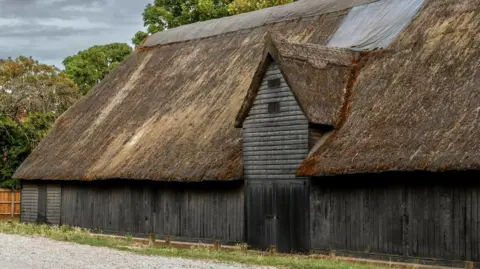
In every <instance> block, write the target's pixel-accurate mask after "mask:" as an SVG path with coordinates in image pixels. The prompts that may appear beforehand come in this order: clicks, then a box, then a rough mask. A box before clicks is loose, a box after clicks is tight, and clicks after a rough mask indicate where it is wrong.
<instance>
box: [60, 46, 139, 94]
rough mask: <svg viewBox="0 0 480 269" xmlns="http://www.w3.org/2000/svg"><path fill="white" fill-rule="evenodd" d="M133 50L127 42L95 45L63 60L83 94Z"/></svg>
mask: <svg viewBox="0 0 480 269" xmlns="http://www.w3.org/2000/svg"><path fill="white" fill-rule="evenodd" d="M131 52H132V48H131V47H130V46H129V45H127V44H125V43H112V44H107V45H103V46H93V47H91V48H89V49H86V50H83V51H80V52H79V53H77V54H76V55H73V56H69V57H67V58H65V60H63V65H65V71H66V73H67V75H68V77H69V78H71V79H72V80H73V81H74V82H75V83H76V84H77V85H78V87H79V88H80V91H81V92H82V93H83V94H86V93H87V92H88V91H90V89H91V88H93V86H95V85H96V84H97V83H98V82H100V81H101V80H102V79H103V78H104V77H105V76H106V75H107V74H108V73H109V72H110V71H111V70H112V69H114V68H115V67H116V66H117V65H118V64H120V63H121V62H122V61H123V60H124V59H125V57H127V56H128V55H129V54H130V53H131Z"/></svg>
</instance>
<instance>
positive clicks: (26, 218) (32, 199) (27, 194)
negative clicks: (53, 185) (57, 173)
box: [20, 183, 38, 223]
mask: <svg viewBox="0 0 480 269" xmlns="http://www.w3.org/2000/svg"><path fill="white" fill-rule="evenodd" d="M20 203H21V204H20V207H21V209H20V221H22V222H27V223H36V222H37V214H38V213H37V212H38V185H37V184H32V183H23V184H22V199H21V202H20Z"/></svg>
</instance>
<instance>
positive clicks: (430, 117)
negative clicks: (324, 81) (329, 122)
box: [298, 0, 480, 176]
mask: <svg viewBox="0 0 480 269" xmlns="http://www.w3.org/2000/svg"><path fill="white" fill-rule="evenodd" d="M479 29H480V0H428V1H426V3H425V6H424V7H423V10H422V11H421V12H420V13H419V14H418V16H417V18H416V19H415V20H414V21H413V22H412V24H411V25H409V26H408V28H406V30H405V31H404V32H403V33H402V34H401V36H400V37H399V38H398V39H397V40H396V41H395V42H394V43H393V44H392V45H391V46H390V48H389V50H388V51H386V52H384V53H376V54H373V55H371V56H370V57H369V58H368V62H367V63H366V65H365V66H364V67H363V69H362V71H361V72H360V74H359V76H358V79H357V82H356V84H355V86H354V87H353V89H352V94H351V98H350V100H349V102H348V106H349V110H348V115H347V117H346V119H345V123H344V124H343V127H341V128H340V129H339V130H337V131H336V132H335V133H334V134H333V135H332V136H331V137H330V139H329V140H328V141H327V142H326V143H325V144H324V145H322V146H321V147H320V148H319V149H318V150H317V151H316V152H314V153H313V154H312V155H311V157H310V158H309V159H307V160H306V161H305V162H304V163H303V164H302V167H301V168H300V170H299V171H298V175H316V176H318V175H336V174H346V173H365V172H382V171H405V170H427V171H443V170H469V169H476V170H478V169H480V30H479Z"/></svg>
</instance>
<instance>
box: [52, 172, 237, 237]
mask: <svg viewBox="0 0 480 269" xmlns="http://www.w3.org/2000/svg"><path fill="white" fill-rule="evenodd" d="M61 202H62V208H61V223H62V224H68V225H72V226H80V227H85V228H89V229H94V230H97V231H102V232H105V233H111V234H126V233H130V234H133V235H137V236H147V235H148V234H150V233H155V234H156V235H157V237H158V238H165V237H166V236H171V237H172V238H185V239H190V240H188V241H196V242H213V241H215V240H220V241H221V242H223V243H229V244H230V243H236V242H243V241H244V235H243V224H244V217H243V216H244V202H243V183H241V182H225V183H214V184H213V183H201V184H198V183H159V182H147V181H133V180H132V181H123V180H110V181H97V182H68V183H63V184H62V201H61Z"/></svg>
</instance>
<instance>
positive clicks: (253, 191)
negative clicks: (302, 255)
mask: <svg viewBox="0 0 480 269" xmlns="http://www.w3.org/2000/svg"><path fill="white" fill-rule="evenodd" d="M307 185H308V184H307V181H306V180H294V181H293V180H288V181H282V180H278V181H263V182H262V181H248V182H247V186H246V210H245V211H246V222H247V223H246V227H247V231H246V234H247V243H248V245H249V246H250V247H252V248H256V249H264V250H265V249H268V248H270V247H275V248H276V249H277V250H278V251H279V252H287V253H289V252H303V251H306V250H308V248H309V246H308V242H309V241H308V226H307V225H308V211H307V209H308V195H307V193H308V192H307V187H308V186H307Z"/></svg>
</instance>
